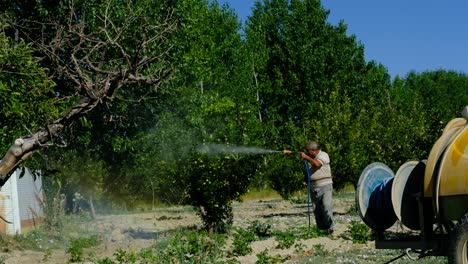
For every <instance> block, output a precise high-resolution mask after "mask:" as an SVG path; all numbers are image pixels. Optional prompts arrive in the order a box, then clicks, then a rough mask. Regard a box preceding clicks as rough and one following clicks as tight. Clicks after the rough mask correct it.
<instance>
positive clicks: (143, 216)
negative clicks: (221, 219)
mask: <svg viewBox="0 0 468 264" xmlns="http://www.w3.org/2000/svg"><path fill="white" fill-rule="evenodd" d="M353 207H354V199H353V196H352V195H349V196H346V197H345V198H340V199H334V219H335V232H334V233H333V235H332V237H319V238H313V239H307V240H301V241H300V243H301V244H303V245H305V248H307V249H311V248H313V245H316V244H321V245H323V246H324V249H325V250H327V251H341V252H346V251H349V250H353V249H357V248H360V249H362V248H373V244H372V242H369V243H368V244H367V245H360V244H353V243H352V242H351V241H349V240H346V239H343V238H342V237H341V235H342V234H343V233H344V232H345V231H346V230H347V229H348V224H349V222H351V221H352V220H358V217H357V216H356V215H347V214H346V213H347V212H348V211H349V210H350V209H351V208H353ZM233 208H234V226H235V227H242V228H248V227H249V226H250V225H251V223H252V222H253V221H256V220H257V221H259V222H261V223H268V224H271V227H272V230H283V229H284V230H286V229H288V228H291V227H301V226H303V227H307V226H308V208H307V204H294V203H292V202H289V201H284V200H280V199H274V200H251V201H244V202H240V203H237V202H236V203H234V206H233ZM310 220H311V225H314V224H315V221H314V218H313V215H311V217H310ZM85 225H86V226H85V227H84V229H83V230H87V231H88V232H90V233H98V234H100V236H101V237H102V238H103V241H102V242H101V243H100V244H99V245H98V246H95V247H93V248H91V249H85V252H84V256H85V258H87V257H89V256H91V257H93V258H94V259H98V258H104V257H109V258H111V259H114V256H113V254H114V253H115V252H116V251H117V250H119V249H123V250H126V251H130V250H134V251H135V252H139V251H140V250H141V249H144V248H148V247H151V246H152V245H154V243H155V238H156V240H157V239H158V238H160V237H162V236H164V235H165V234H166V233H167V231H169V230H174V229H178V228H184V227H192V226H201V221H200V219H199V217H198V216H197V215H196V214H195V212H194V211H193V210H190V208H189V207H171V208H164V209H158V210H155V211H153V212H148V213H138V214H121V215H106V216H98V217H97V219H96V220H93V221H91V222H86V224H85ZM80 235H83V234H80V231H77V234H76V236H77V237H80ZM44 243H54V241H44ZM276 245H277V242H276V241H275V239H274V238H268V239H265V240H261V241H255V242H253V243H252V244H251V247H252V249H253V251H252V253H251V254H250V255H247V256H241V257H237V259H238V260H239V261H240V262H241V263H246V264H249V263H252V264H253V263H255V261H256V260H257V257H256V255H257V254H258V253H260V252H262V251H263V250H265V249H268V250H269V255H271V256H274V255H277V254H279V255H281V256H284V257H286V256H288V258H289V260H288V261H287V262H286V263H288V262H289V263H292V262H294V261H295V260H297V259H298V258H300V257H301V256H303V255H307V254H310V250H309V251H308V250H304V251H297V250H295V248H294V247H291V248H290V249H277V248H276ZM63 248H64V247H62V249H57V250H48V251H46V252H44V251H30V250H13V251H10V252H6V253H1V254H0V257H1V258H3V261H4V262H1V263H68V262H69V259H70V254H69V253H66V250H65V249H63ZM88 259H89V258H88ZM85 263H92V262H85Z"/></svg>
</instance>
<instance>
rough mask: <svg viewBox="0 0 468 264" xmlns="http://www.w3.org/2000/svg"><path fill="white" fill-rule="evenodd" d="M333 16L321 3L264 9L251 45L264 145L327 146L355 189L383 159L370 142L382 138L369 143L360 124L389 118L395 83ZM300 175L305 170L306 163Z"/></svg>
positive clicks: (259, 8)
mask: <svg viewBox="0 0 468 264" xmlns="http://www.w3.org/2000/svg"><path fill="white" fill-rule="evenodd" d="M328 13H329V12H328V11H327V10H325V9H324V8H323V7H322V6H321V4H320V1H317V0H305V1H299V0H291V1H286V0H271V1H263V2H257V3H256V5H255V8H254V10H253V15H252V17H251V18H250V19H249V20H248V21H247V27H246V37H247V45H248V47H249V51H250V52H251V55H250V56H249V57H250V58H251V59H252V61H253V65H255V66H254V67H253V71H254V74H255V77H256V79H255V80H256V81H257V82H258V86H257V87H258V93H259V98H260V99H259V102H260V107H261V116H262V124H263V125H264V128H265V131H266V133H264V135H265V138H264V141H265V142H269V144H272V145H274V146H277V148H281V147H283V146H287V145H292V146H293V148H295V149H299V150H300V149H303V146H304V145H305V144H306V142H307V141H308V140H311V139H315V140H317V141H319V142H321V143H322V145H323V147H324V150H325V151H327V152H328V153H329V154H330V157H331V159H332V170H333V174H334V177H335V186H336V187H338V188H340V187H341V186H343V184H345V183H346V182H354V181H355V180H356V179H357V177H358V176H356V175H359V172H360V170H362V168H363V167H362V166H363V164H364V163H365V164H367V163H368V160H367V158H369V157H372V156H374V155H376V154H375V152H378V150H376V151H373V152H371V153H367V152H366V151H367V149H365V148H364V146H365V145H366V144H368V143H367V142H366V139H367V138H372V137H374V136H377V134H373V135H369V136H366V138H361V134H362V133H364V134H366V135H367V133H366V132H362V131H361V130H360V129H362V128H363V126H361V125H360V124H359V123H358V122H359V121H360V120H363V121H364V120H372V121H373V120H376V117H377V116H378V115H379V114H380V113H381V112H383V111H385V110H383V109H382V103H383V102H384V99H385V94H386V93H385V91H388V90H389V88H390V86H391V83H390V77H389V75H388V74H387V73H386V70H385V69H384V68H383V66H381V65H376V64H375V63H374V62H372V61H371V62H369V63H366V61H365V58H364V46H363V45H362V44H360V43H359V42H358V41H357V40H356V37H355V36H353V35H352V36H348V35H347V32H346V31H347V27H346V25H345V24H344V22H340V23H339V24H338V25H336V26H334V25H331V24H329V23H328V22H327V21H326V19H327V16H328ZM364 109H366V110H368V112H366V111H363V110H364ZM379 109H380V110H379ZM374 110H376V111H374ZM369 132H370V131H369ZM373 132H375V133H380V132H381V130H380V129H378V130H377V129H376V130H375V131H373ZM357 146H359V147H357ZM360 150H362V151H363V153H359V152H356V151H360ZM297 168H298V170H302V169H303V165H302V163H297ZM296 175H297V176H296V177H302V173H297V174H296ZM278 179H279V178H278V177H276V176H274V177H272V178H271V180H272V181H273V182H274V181H275V180H278ZM297 181H298V180H296V181H294V182H297ZM275 186H284V184H275ZM290 186H298V185H297V184H291V185H290ZM291 191H293V190H290V191H289V192H291Z"/></svg>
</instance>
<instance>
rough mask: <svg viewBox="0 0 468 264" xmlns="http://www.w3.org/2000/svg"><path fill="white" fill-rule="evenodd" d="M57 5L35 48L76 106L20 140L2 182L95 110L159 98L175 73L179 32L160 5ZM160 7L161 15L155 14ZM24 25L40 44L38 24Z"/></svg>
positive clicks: (0, 172) (2, 167)
mask: <svg viewBox="0 0 468 264" xmlns="http://www.w3.org/2000/svg"><path fill="white" fill-rule="evenodd" d="M8 3H10V4H12V5H15V4H14V3H11V2H8ZM54 7H55V8H61V10H62V11H64V13H62V14H63V15H62V16H59V17H58V18H57V19H56V20H54V21H52V22H53V23H43V22H44V21H41V20H40V18H41V17H38V19H39V21H37V23H39V24H41V23H43V25H44V27H42V28H41V29H43V31H42V32H41V36H44V38H43V39H40V40H41V41H37V42H33V43H44V44H41V45H37V46H35V48H37V52H38V54H40V55H41V56H44V57H46V58H47V60H45V61H44V65H48V68H49V70H50V75H49V78H51V79H52V78H55V79H56V80H57V81H56V83H57V85H58V87H59V88H57V91H59V92H58V98H57V100H60V99H65V98H68V99H69V100H70V101H71V102H73V103H74V105H73V106H71V107H70V108H69V110H68V111H66V112H64V113H62V114H61V115H60V116H59V117H57V118H55V119H53V120H51V121H49V122H48V123H47V124H43V125H42V128H40V129H39V130H37V131H36V132H33V133H31V134H30V135H29V136H23V137H20V138H18V139H17V140H16V141H15V144H13V145H12V146H11V147H10V149H9V150H8V151H7V152H6V154H5V156H4V158H3V159H2V161H1V162H0V176H1V178H2V180H6V179H7V178H8V175H9V172H10V171H11V170H12V168H14V166H16V165H17V164H18V162H19V161H21V160H22V159H24V158H25V157H27V156H28V155H29V154H30V153H32V152H34V151H35V150H38V149H40V148H41V146H43V145H44V144H45V143H47V142H50V141H52V139H55V138H58V137H59V135H60V133H61V132H62V131H63V130H64V129H65V128H67V127H69V126H70V125H71V124H72V123H73V122H74V121H76V120H78V119H79V118H80V117H83V116H85V115H87V114H88V112H90V111H91V110H93V109H94V108H95V107H96V106H99V105H103V104H104V103H110V102H112V101H113V100H115V99H126V100H134V98H133V97H131V96H129V95H141V94H143V95H146V96H151V95H152V94H154V93H156V94H157V89H155V88H157V87H158V85H159V84H160V83H161V82H162V81H163V80H166V79H168V78H169V77H170V74H171V72H172V67H171V65H170V62H169V61H168V57H167V56H168V50H170V46H168V43H167V41H168V37H169V36H170V33H171V31H173V29H174V28H173V23H172V20H171V18H170V16H168V14H169V13H167V10H166V11H163V10H164V9H158V8H161V6H155V5H152V3H151V1H139V2H138V3H134V2H130V1H121V2H114V1H107V2H101V1H97V2H94V1H91V2H90V1H83V2H82V1H76V2H69V1H63V2H58V3H56V4H55V5H54ZM155 8H156V9H157V10H156V11H157V12H152V11H154V9H155ZM14 9H15V8H10V9H9V10H14ZM51 17H52V18H55V16H51ZM24 21H27V18H25V17H23V18H21V19H19V18H16V20H15V22H16V25H14V28H15V30H16V31H20V32H21V34H19V35H21V36H25V38H24V39H26V40H28V41H29V40H35V38H34V36H37V34H38V33H37V30H35V27H33V26H32V25H36V24H34V23H32V24H27V23H26V24H22V22H24ZM48 22H50V21H48ZM20 25H21V26H20ZM137 91H139V93H138V92H137Z"/></svg>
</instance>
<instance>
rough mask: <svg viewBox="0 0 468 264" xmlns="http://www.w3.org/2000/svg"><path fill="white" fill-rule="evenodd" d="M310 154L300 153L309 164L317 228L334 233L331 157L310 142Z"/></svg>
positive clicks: (307, 146) (308, 146) (308, 149)
mask: <svg viewBox="0 0 468 264" xmlns="http://www.w3.org/2000/svg"><path fill="white" fill-rule="evenodd" d="M306 150H307V152H308V154H307V153H304V152H300V154H301V157H302V158H303V159H305V160H307V162H308V168H309V175H310V185H311V186H310V187H311V194H310V196H311V199H312V202H313V204H314V216H315V222H316V223H317V227H318V228H319V229H322V230H326V231H327V233H328V234H331V233H333V227H334V224H333V207H332V192H333V181H332V175H331V168H330V157H329V156H328V154H327V153H326V152H324V151H321V150H320V145H319V144H318V143H317V142H315V141H310V142H309V143H308V144H307V145H306Z"/></svg>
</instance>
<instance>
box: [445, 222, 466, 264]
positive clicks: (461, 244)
mask: <svg viewBox="0 0 468 264" xmlns="http://www.w3.org/2000/svg"><path fill="white" fill-rule="evenodd" d="M448 262H449V263H450V264H468V214H467V215H465V216H464V217H462V219H461V220H460V222H458V224H457V225H456V226H455V228H454V229H452V231H451V232H450V242H449V248H448Z"/></svg>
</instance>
